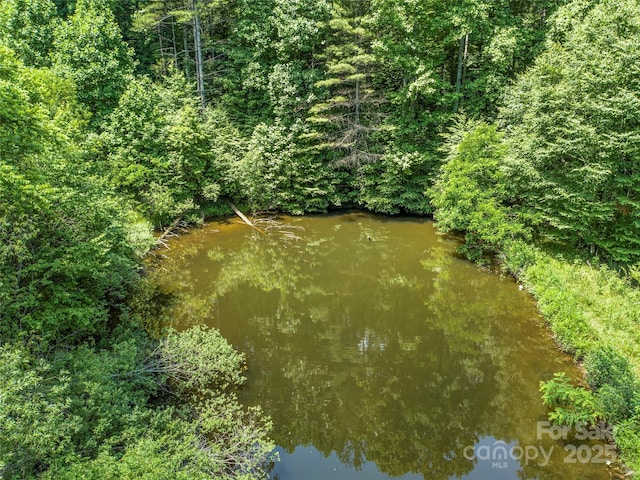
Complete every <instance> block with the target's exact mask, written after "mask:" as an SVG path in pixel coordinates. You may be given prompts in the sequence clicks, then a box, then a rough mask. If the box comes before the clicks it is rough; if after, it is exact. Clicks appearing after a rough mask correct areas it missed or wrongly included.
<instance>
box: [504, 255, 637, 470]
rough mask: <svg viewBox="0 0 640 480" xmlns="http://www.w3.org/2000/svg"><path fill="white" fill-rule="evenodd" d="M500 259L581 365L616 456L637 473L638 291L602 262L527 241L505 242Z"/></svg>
mask: <svg viewBox="0 0 640 480" xmlns="http://www.w3.org/2000/svg"><path fill="white" fill-rule="evenodd" d="M502 256H503V260H504V264H505V266H506V267H507V268H508V270H509V271H510V272H511V273H513V274H514V275H516V277H517V278H518V279H519V280H520V281H521V282H522V283H523V284H524V285H525V286H526V288H527V289H528V290H529V291H530V292H531V293H532V294H533V295H534V297H535V298H536V299H537V302H538V307H539V309H540V312H541V313H542V314H543V316H544V318H545V319H546V321H547V322H548V323H549V325H550V327H551V329H552V331H553V333H554V335H555V338H556V341H557V342H558V344H559V345H560V347H561V348H562V349H563V350H565V351H567V352H570V353H572V354H574V355H575V357H576V360H577V361H579V362H581V363H582V364H583V365H584V368H585V371H586V380H587V382H588V383H589V386H590V388H591V390H592V393H593V397H594V399H595V404H596V405H597V409H598V410H599V411H598V413H599V415H600V416H601V417H602V418H603V419H604V420H606V421H607V422H609V423H611V424H613V425H614V429H613V431H614V438H615V441H616V444H617V446H618V449H619V453H620V458H621V460H622V461H623V462H624V463H625V464H626V465H627V466H629V467H630V468H631V469H632V470H634V471H636V472H637V471H639V470H640V387H639V385H640V329H639V328H638V326H639V324H640V289H638V288H637V287H635V286H634V285H633V284H632V281H631V280H630V279H629V278H623V277H622V276H621V275H620V274H619V273H618V272H616V271H614V270H612V269H610V268H608V267H606V266H604V265H597V264H590V263H589V262H581V261H567V260H565V259H563V258H561V257H559V256H553V255H551V254H549V253H545V252H543V251H541V250H540V249H538V248H536V247H532V246H531V245H528V244H525V243H519V242H517V243H511V244H508V245H507V246H506V247H505V248H504V251H503V255H502ZM572 408H579V407H575V406H574V407H572Z"/></svg>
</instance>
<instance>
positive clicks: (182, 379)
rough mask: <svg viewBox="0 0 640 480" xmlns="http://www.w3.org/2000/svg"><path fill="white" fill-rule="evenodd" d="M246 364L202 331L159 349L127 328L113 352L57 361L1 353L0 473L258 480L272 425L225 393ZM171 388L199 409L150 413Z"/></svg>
mask: <svg viewBox="0 0 640 480" xmlns="http://www.w3.org/2000/svg"><path fill="white" fill-rule="evenodd" d="M159 352H160V353H159ZM154 359H161V363H157V362H156V363H150V362H151V361H153V360H154ZM241 359H242V357H241V356H240V355H239V354H237V353H235V352H234V351H233V349H232V347H231V346H230V345H229V344H228V343H227V342H226V341H225V340H224V339H223V338H222V337H221V336H220V334H219V333H217V332H215V331H205V330H202V329H195V330H192V331H187V332H185V333H183V334H177V333H173V334H170V335H169V336H168V337H167V338H166V339H164V340H163V341H161V342H160V343H159V344H154V343H153V342H151V341H150V340H149V339H148V338H146V337H145V335H144V334H143V333H142V332H141V331H140V330H138V329H136V328H121V329H120V330H119V331H118V333H117V334H116V335H114V337H112V338H111V339H110V346H109V348H108V349H101V348H96V347H90V346H87V345H81V346H79V347H76V348H71V349H66V350H63V351H59V352H57V354H55V355H53V357H52V359H51V360H45V359H44V358H38V357H36V356H35V355H32V354H30V353H28V350H27V349H26V348H25V347H24V346H20V345H17V344H15V345H4V346H3V347H2V349H0V360H2V361H1V362H0V379H1V380H2V381H1V383H0V394H1V398H2V402H1V403H0V428H2V431H3V435H2V438H0V471H2V472H3V477H4V478H11V479H13V478H28V477H31V476H36V475H38V474H41V475H39V477H40V478H52V479H53V478H56V479H60V478H62V479H65V478H68V479H72V478H95V479H98V478H105V476H107V477H108V478H122V479H126V478H149V479H155V478H185V479H186V478H203V479H204V478H211V477H215V478H238V477H240V476H241V475H242V474H245V475H247V477H246V478H262V477H263V472H264V470H263V467H264V464H265V462H266V461H267V459H268V455H269V453H270V452H271V450H272V449H273V445H272V444H270V443H269V442H268V441H267V440H266V438H267V434H268V431H269V429H270V423H269V421H268V420H267V419H266V418H264V416H263V415H262V414H261V412H260V411H259V410H258V409H255V408H254V409H248V410H245V409H243V408H242V407H241V406H240V405H239V403H238V401H237V399H236V398H235V395H234V394H233V392H232V391H231V390H229V388H228V386H229V385H231V384H233V385H237V384H240V383H241V382H242V380H243V378H242V376H241V369H240V364H241ZM159 365H162V368H152V367H157V366H159ZM211 385H215V388H214V389H213V390H209V389H208V387H209V386H211ZM170 386H171V388H172V390H171V391H172V392H174V393H180V392H185V393H186V392H190V393H191V394H193V395H195V396H196V397H197V398H199V399H200V403H198V402H191V404H192V405H193V406H192V407H182V408H173V407H165V406H162V405H159V406H156V407H154V406H152V404H151V402H153V401H154V397H155V396H156V395H157V394H158V393H160V392H162V391H168V388H169V387H170ZM203 395H204V396H203ZM207 397H212V398H211V399H209V400H206V401H205V400H203V399H204V398H207Z"/></svg>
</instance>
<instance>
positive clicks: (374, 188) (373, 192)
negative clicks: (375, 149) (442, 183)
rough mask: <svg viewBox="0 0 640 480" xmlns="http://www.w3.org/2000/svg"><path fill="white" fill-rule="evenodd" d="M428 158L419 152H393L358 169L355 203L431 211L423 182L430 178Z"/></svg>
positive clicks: (374, 207)
mask: <svg viewBox="0 0 640 480" xmlns="http://www.w3.org/2000/svg"><path fill="white" fill-rule="evenodd" d="M431 166H432V162H430V161H429V158H428V157H427V155H425V154H420V153H419V152H407V153H404V152H394V153H388V154H386V155H384V156H383V157H382V158H381V159H380V160H379V161H378V162H375V163H371V164H367V165H363V166H362V167H361V168H360V169H359V173H358V175H357V181H358V184H359V185H358V186H359V192H358V200H357V201H358V203H359V204H360V205H362V206H364V207H365V208H366V209H367V210H371V211H374V212H380V213H387V214H397V213H400V212H408V213H415V214H420V215H424V214H428V213H431V207H430V205H429V199H428V198H427V197H426V196H425V195H424V186H425V185H427V184H428V183H429V182H430V178H431V177H430V174H431V173H432V172H431V168H430V167H431Z"/></svg>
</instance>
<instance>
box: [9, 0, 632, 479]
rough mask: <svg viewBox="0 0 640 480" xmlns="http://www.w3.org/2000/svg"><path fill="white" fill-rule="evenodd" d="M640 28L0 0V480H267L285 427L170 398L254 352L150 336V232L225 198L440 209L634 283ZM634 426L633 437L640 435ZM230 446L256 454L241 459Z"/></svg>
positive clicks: (489, 242) (480, 243)
mask: <svg viewBox="0 0 640 480" xmlns="http://www.w3.org/2000/svg"><path fill="white" fill-rule="evenodd" d="M639 12H640V4H639V3H638V1H637V0H593V1H586V0H573V1H567V0H542V1H536V2H522V1H515V0H499V1H487V0H464V1H460V2H456V3H455V5H452V4H451V2H444V1H442V0H421V1H414V0H411V1H404V2H398V1H394V0H368V1H352V0H336V1H325V0H322V1H309V0H193V1H191V0H190V1H186V0H137V1H133V0H77V1H73V0H69V1H67V0H56V1H49V0H4V1H2V2H1V3H0V335H1V336H2V338H1V339H0V357H1V362H0V380H1V381H0V385H1V386H0V388H1V389H2V390H1V391H0V427H1V428H0V430H1V431H2V432H3V435H2V436H1V438H0V476H6V477H7V478H77V477H78V476H79V475H80V472H82V474H83V475H85V476H86V477H88V478H101V475H105V473H104V472H110V473H109V474H108V476H110V477H112V478H132V477H138V476H140V475H141V474H142V473H141V472H143V471H144V473H145V474H146V475H147V478H210V477H212V476H216V475H219V476H221V477H224V476H227V477H236V478H237V477H241V476H242V475H247V476H249V477H252V476H253V477H260V475H261V473H260V468H259V467H260V465H261V464H262V463H263V462H264V461H265V459H266V453H267V452H268V450H269V447H270V444H269V442H268V439H267V430H268V428H267V427H268V423H269V422H268V419H265V418H263V417H262V416H261V414H260V413H259V412H256V411H246V410H244V409H242V408H241V407H240V406H239V404H238V403H237V401H236V398H235V393H234V392H233V391H226V390H225V391H224V392H223V394H222V393H221V396H220V398H221V399H222V400H220V399H218V400H216V399H215V398H209V399H208V400H207V401H206V402H202V403H197V402H195V403H192V405H193V406H192V407H189V408H186V407H185V408H182V407H180V408H178V407H169V406H168V405H169V404H170V403H171V401H169V400H168V399H170V398H176V396H178V397H179V398H183V397H182V396H183V395H186V394H185V390H189V389H190V387H192V386H193V385H192V384H191V383H189V380H188V379H187V380H185V378H183V377H180V378H178V379H176V378H171V376H170V375H168V374H167V368H169V367H167V365H166V364H164V365H160V363H158V362H160V360H159V358H160V357H161V358H163V359H165V360H166V358H169V357H170V359H171V362H174V366H175V364H176V363H175V362H178V364H179V365H181V366H185V365H186V366H185V368H187V367H189V365H191V366H193V365H192V364H189V365H187V364H185V363H180V362H183V360H184V359H185V358H187V357H189V356H191V355H196V356H197V354H198V353H197V352H198V351H199V350H202V349H203V348H205V347H204V346H207V345H208V346H209V347H212V348H213V347H216V350H215V351H216V352H219V355H220V356H221V357H224V358H226V359H230V362H229V363H227V364H225V365H223V366H222V367H220V369H219V370H217V371H209V372H201V371H197V372H195V374H197V375H209V376H211V378H213V379H216V378H219V375H222V374H224V375H223V376H225V375H226V377H225V378H227V377H229V378H233V382H231V383H234V384H238V385H236V386H239V383H241V382H240V380H239V377H237V375H238V374H239V372H240V370H241V368H242V365H241V361H240V360H239V359H238V358H237V357H236V356H235V354H234V353H233V352H232V351H231V350H230V349H228V348H227V346H225V345H226V344H225V342H224V341H223V340H222V339H221V338H218V337H217V336H216V334H215V332H207V333H205V332H200V331H199V332H191V333H189V334H184V335H183V334H171V336H170V337H168V338H171V339H172V340H171V341H173V340H175V341H176V342H178V343H177V344H171V343H170V342H169V341H161V340H157V339H155V340H154V339H152V338H151V337H150V336H149V335H148V334H146V333H144V332H143V331H142V327H141V325H143V324H144V325H149V324H153V320H154V319H153V318H152V317H153V310H152V309H150V308H142V307H141V305H142V304H144V303H145V299H146V297H145V295H147V294H148V292H146V291H145V288H144V281H143V280H142V276H141V274H140V273H141V270H142V268H141V259H142V258H143V257H144V256H145V254H146V253H147V252H148V250H149V249H150V248H152V247H153V245H154V243H155V240H154V238H153V236H152V228H153V227H156V228H160V227H166V226H168V225H171V224H174V223H175V222H176V221H178V220H183V221H185V222H187V223H192V224H193V223H197V222H200V221H201V220H202V219H203V218H205V217H207V216H212V215H222V214H225V213H228V212H229V211H230V210H229V207H228V201H230V202H233V203H235V204H236V205H239V206H240V207H242V209H245V208H246V209H249V210H253V211H260V210H276V211H281V212H289V213H295V214H303V213H305V212H326V211H329V210H331V209H336V208H344V207H347V208H354V207H355V208H366V209H369V210H372V211H375V212H380V213H386V214H398V213H409V214H420V215H423V214H433V215H434V217H435V219H436V220H437V222H438V223H439V225H440V226H441V228H442V229H443V230H450V231H460V232H464V233H465V234H466V238H467V245H466V247H465V248H464V252H465V253H466V254H467V255H468V256H469V257H472V258H475V259H480V258H482V256H483V254H484V253H499V252H502V251H505V250H506V251H512V250H510V249H513V248H514V245H523V243H522V242H537V243H538V244H539V245H544V246H545V247H549V248H554V249H556V250H561V251H563V252H565V253H566V252H570V253H569V254H570V255H574V254H577V255H582V256H584V257H586V258H588V259H593V258H594V257H597V258H598V259H600V260H601V261H604V262H606V263H608V264H610V265H612V266H614V267H617V268H621V269H626V271H629V272H630V276H631V277H633V275H634V274H633V272H636V273H635V276H636V280H637V278H638V275H637V271H638V269H637V266H634V265H636V264H637V262H638V261H639V260H640V218H639V211H640V210H639V209H640V203H639V202H640V198H639V196H640V180H639V178H640V171H639V169H640V164H639V162H640V133H639V132H640V97H639V95H640V94H639V92H640V71H639V69H640V67H639V65H640V53H639V52H640V44H639V42H640V40H639V39H640V15H639ZM527 248H528V247H527ZM525 250H526V249H525ZM525 250H522V251H525ZM526 252H529V250H526ZM520 257H521V258H520ZM520 257H519V261H520V260H522V262H521V263H522V265H525V264H527V261H528V254H527V255H525V254H522V255H520ZM519 261H518V262H519ZM518 262H514V263H518ZM522 268H524V267H522ZM141 298H142V300H141ZM146 300H149V299H146ZM158 300H159V299H158ZM151 303H152V302H151ZM178 339H179V340H178ZM176 345H177V346H176ZM170 348H174V351H173V354H172V355H169V356H168V357H167V356H164V357H163V356H162V355H160V353H158V352H165V351H166V349H170ZM163 349H164V350H163ZM158 355H160V357H158ZM603 355H604V354H603ZM594 358H595V357H594ZM598 358H600V357H598ZM602 358H604V357H602ZM606 358H609V357H606ZM612 361H613V360H612ZM154 362H155V363H154ZM187 363H188V362H187ZM189 368H190V367H189ZM189 368H187V370H188V369H189ZM221 372H222V373H221ZM181 382H182V383H181ZM184 382H186V383H184ZM181 385H182V386H181ZM185 385H187V387H186V388H183V387H184V386H185ZM210 388H211V385H207V386H206V388H205V386H204V385H201V384H198V386H197V388H196V390H200V392H199V393H198V395H199V396H198V398H200V399H204V398H206V397H207V394H206V392H207V391H210V392H211V391H213V392H216V391H217V390H215V389H213V390H207V389H210ZM599 388H600V387H599ZM607 388H608V387H607ZM612 388H613V387H612ZM616 388H617V387H616ZM625 388H626V387H625ZM191 393H193V392H191ZM627 393H628V392H627ZM627 393H625V394H624V395H627ZM611 395H613V394H611ZM621 395H622V394H621ZM607 398H608V399H609V400H610V403H611V404H612V405H613V404H614V403H615V402H614V400H615V398H614V399H613V400H611V398H613V397H611V398H609V397H607ZM616 398H617V397H616ZM620 398H627V397H624V396H622V397H620ZM616 405H617V404H616ZM618 407H619V406H618ZM618 407H615V409H614V410H615V412H616V415H617V417H616V418H620V419H622V420H621V421H625V422H630V423H629V425H632V424H633V422H636V421H637V419H636V418H635V417H633V416H632V415H631V413H630V412H628V411H626V410H624V409H621V408H618ZM612 408H613V407H612ZM620 412H623V413H620ZM625 415H626V417H625ZM630 415H631V417H630V418H627V417H629V416H630ZM623 417H624V418H623ZM237 422H239V424H240V425H242V426H243V427H242V428H239V429H237V430H236V429H235V427H233V428H232V425H233V424H234V423H237ZM633 425H634V424H633ZM143 426H144V428H143ZM149 426H151V427H149ZM251 429H255V431H254V433H252V430H251ZM196 431H199V432H200V433H198V434H196V433H194V432H196ZM625 431H626V432H627V433H628V432H632V434H629V435H630V436H628V437H625V439H626V440H625V441H627V443H626V444H628V445H632V444H633V443H634V441H635V440H634V439H636V440H637V437H636V436H634V435H636V433H637V431H640V428H636V427H633V426H632V427H629V428H628V429H627V430H625ZM633 432H636V433H633ZM233 435H237V437H234V436H233ZM234 442H235V443H234ZM637 444H638V445H640V441H638V442H637ZM234 445H235V447H237V448H241V449H242V448H245V449H248V450H250V451H251V452H253V453H255V455H253V456H250V457H247V458H246V460H247V463H246V464H243V463H242V462H237V463H234V462H231V461H229V458H236V456H235V454H234V453H233V452H231V451H230V450H229V449H231V448H234V447H233V446H234ZM637 450H638V452H640V447H638V449H637ZM639 455H640V454H639ZM238 457H242V456H241V455H240V456H238ZM221 458H223V459H224V460H221ZM242 458H245V457H242Z"/></svg>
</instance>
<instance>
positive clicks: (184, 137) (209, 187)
mask: <svg viewBox="0 0 640 480" xmlns="http://www.w3.org/2000/svg"><path fill="white" fill-rule="evenodd" d="M188 92H189V89H188V87H187V85H186V84H185V82H184V81H183V80H182V79H181V78H180V77H179V76H177V75H176V76H175V77H173V78H170V79H168V80H167V81H166V82H165V83H164V84H154V83H152V82H151V81H150V80H148V79H145V78H142V79H140V80H136V81H132V82H130V83H129V85H128V87H127V89H126V91H125V92H124V93H123V95H122V98H121V99H120V102H119V104H118V107H117V108H116V109H115V110H114V111H113V113H112V114H111V116H110V117H109V120H108V122H107V123H106V125H105V131H104V133H103V134H102V136H101V137H100V138H98V139H97V143H96V145H95V148H96V150H98V151H99V152H100V157H101V158H99V159H98V161H99V162H100V166H101V167H102V169H104V170H105V171H106V172H107V175H108V176H109V177H110V182H111V183H112V184H113V185H114V187H115V188H116V189H117V190H118V191H120V192H121V193H122V194H125V195H127V196H129V197H130V198H132V199H133V200H134V201H135V203H136V204H137V205H138V206H139V208H140V210H141V211H142V212H143V213H144V214H145V216H146V217H147V218H149V219H151V220H152V222H153V223H154V224H156V225H161V224H166V223H170V222H171V221H172V220H173V219H174V218H177V217H180V216H189V215H197V214H198V212H199V210H200V209H201V208H202V207H203V206H205V205H207V204H210V203H215V202H216V201H217V200H218V198H219V197H220V196H221V195H222V194H223V193H224V192H223V189H222V186H221V179H222V178H221V177H222V175H223V168H225V158H224V154H225V151H224V150H225V146H224V145H220V141H219V139H218V138H217V137H219V136H222V135H224V136H228V133H227V130H228V127H226V126H225V125H224V124H222V125H219V121H218V120H217V119H216V118H215V117H216V116H217V115H220V113H221V112H217V111H211V112H208V113H207V118H206V119H203V118H202V116H201V114H200V112H199V111H198V107H197V104H196V101H195V99H194V98H193V97H191V96H190V95H188ZM232 133H233V132H232ZM103 158H104V163H103V160H102V159H103Z"/></svg>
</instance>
